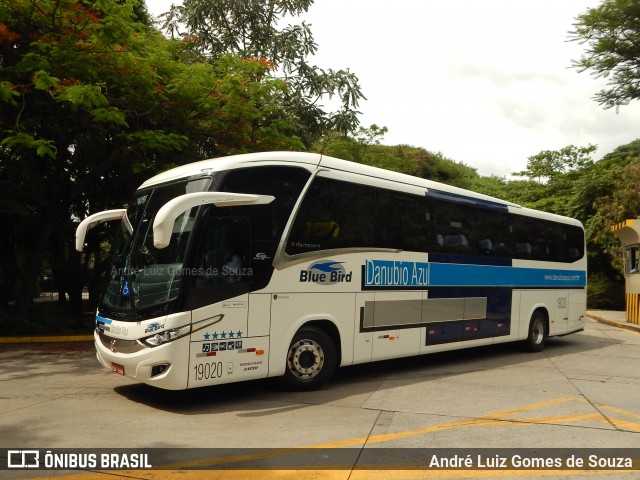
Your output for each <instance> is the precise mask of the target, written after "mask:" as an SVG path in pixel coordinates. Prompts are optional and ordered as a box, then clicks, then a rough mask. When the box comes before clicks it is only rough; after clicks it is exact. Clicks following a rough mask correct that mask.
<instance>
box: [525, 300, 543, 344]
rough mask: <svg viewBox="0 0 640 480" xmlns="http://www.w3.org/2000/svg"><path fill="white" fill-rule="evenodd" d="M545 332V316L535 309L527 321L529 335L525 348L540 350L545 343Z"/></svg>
mask: <svg viewBox="0 0 640 480" xmlns="http://www.w3.org/2000/svg"><path fill="white" fill-rule="evenodd" d="M547 334H548V331H547V318H546V317H545V316H544V314H543V313H542V312H541V311H539V310H537V311H535V312H534V313H533V316H532V317H531V322H530V323H529V336H528V337H527V341H526V347H527V350H528V351H530V352H541V351H542V350H543V349H544V346H545V344H546V343H547Z"/></svg>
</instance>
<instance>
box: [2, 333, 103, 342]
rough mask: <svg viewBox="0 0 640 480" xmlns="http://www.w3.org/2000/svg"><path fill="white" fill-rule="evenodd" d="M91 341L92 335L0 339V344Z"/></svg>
mask: <svg viewBox="0 0 640 480" xmlns="http://www.w3.org/2000/svg"><path fill="white" fill-rule="evenodd" d="M91 341H93V335H54V336H48V335H40V336H29V337H0V343H63V342H91Z"/></svg>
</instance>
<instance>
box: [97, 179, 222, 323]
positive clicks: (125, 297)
mask: <svg viewBox="0 0 640 480" xmlns="http://www.w3.org/2000/svg"><path fill="white" fill-rule="evenodd" d="M210 183H211V178H201V179H197V180H192V181H184V182H179V183H172V184H168V185H162V186H158V187H155V188H150V189H145V190H140V191H138V192H136V195H135V196H134V198H133V200H132V201H131V203H130V204H129V206H128V208H127V213H126V215H125V218H123V221H122V224H121V229H120V232H119V234H118V238H117V239H116V241H115V242H114V245H113V250H112V255H113V261H112V265H111V271H110V272H108V274H109V279H108V284H107V287H106V289H105V293H104V295H103V297H102V302H101V304H102V306H103V307H105V308H108V309H112V308H113V309H115V310H119V311H121V312H129V313H131V314H132V315H134V316H135V314H136V313H137V312H138V310H139V309H148V308H151V307H154V306H158V305H162V304H167V302H169V301H171V300H174V299H175V298H176V297H177V295H178V291H179V287H180V278H181V270H182V264H183V261H184V258H185V252H186V247H187V242H188V241H189V236H190V234H191V231H192V230H193V226H194V224H195V215H196V213H197V208H195V207H194V208H191V209H189V210H187V211H186V212H184V213H183V214H182V215H180V216H179V217H178V218H177V219H176V221H175V223H174V225H173V231H172V235H171V243H170V245H169V246H168V247H167V248H163V249H157V248H155V247H154V246H153V219H154V218H155V216H156V214H157V213H158V210H159V209H160V208H161V207H162V206H163V205H164V204H165V203H167V202H168V201H169V200H171V199H173V198H175V197H177V196H179V195H183V194H185V193H193V192H200V191H204V190H206V189H207V187H208V186H209V185H210ZM127 316H128V315H127Z"/></svg>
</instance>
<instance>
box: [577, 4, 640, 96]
mask: <svg viewBox="0 0 640 480" xmlns="http://www.w3.org/2000/svg"><path fill="white" fill-rule="evenodd" d="M574 26H575V30H574V31H573V32H571V38H572V39H573V40H575V41H578V42H580V43H582V44H585V45H586V51H585V53H584V55H582V57H581V58H580V59H579V60H577V61H574V62H573V66H574V67H575V68H577V69H578V71H580V72H583V71H589V72H590V73H591V74H592V75H594V76H595V77H601V78H607V79H608V80H609V82H608V85H609V87H608V88H605V89H603V90H601V91H599V92H598V93H597V94H596V95H595V97H594V99H595V100H596V101H597V102H598V103H599V104H600V105H602V106H603V107H604V108H610V107H616V108H618V107H620V105H627V104H628V103H629V102H630V101H631V100H635V99H637V98H639V97H640V83H639V82H640V2H639V1H638V0H604V1H603V2H602V3H601V4H600V5H599V6H597V7H594V8H590V9H589V10H587V11H586V12H585V13H583V14H582V15H579V16H578V17H577V19H576V24H575V25H574Z"/></svg>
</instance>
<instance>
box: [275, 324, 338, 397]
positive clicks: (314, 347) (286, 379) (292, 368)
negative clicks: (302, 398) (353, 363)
mask: <svg viewBox="0 0 640 480" xmlns="http://www.w3.org/2000/svg"><path fill="white" fill-rule="evenodd" d="M336 359H337V355H336V347H335V345H334V344H333V341H332V340H331V337H329V335H327V334H326V333H325V332H324V331H323V330H320V329H319V328H316V327H313V326H308V327H302V328H301V329H300V330H298V331H297V332H296V334H295V335H294V336H293V339H292V340H291V344H290V345H289V349H288V350H287V358H286V369H285V374H284V376H282V377H281V378H280V383H281V384H282V385H283V386H284V387H285V388H286V389H287V390H293V391H298V392H302V391H310V390H317V389H318V388H320V387H322V386H323V385H324V384H325V383H326V382H327V381H328V380H329V379H330V378H331V376H332V375H333V372H334V371H335V369H336V363H337V360H336Z"/></svg>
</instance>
